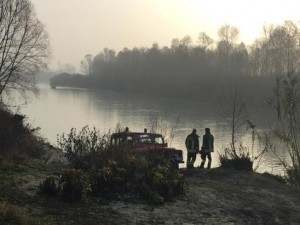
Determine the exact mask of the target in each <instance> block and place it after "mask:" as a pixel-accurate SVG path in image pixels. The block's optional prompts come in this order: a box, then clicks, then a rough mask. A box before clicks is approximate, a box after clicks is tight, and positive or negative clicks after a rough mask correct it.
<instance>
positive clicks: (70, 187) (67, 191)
mask: <svg viewBox="0 0 300 225" xmlns="http://www.w3.org/2000/svg"><path fill="white" fill-rule="evenodd" d="M84 180H85V179H84V176H83V174H82V172H81V170H76V169H67V170H65V171H64V172H63V174H62V175H61V178H60V180H59V188H60V189H61V196H62V198H63V200H65V201H67V202H76V201H80V200H81V197H82V191H83V188H84Z"/></svg>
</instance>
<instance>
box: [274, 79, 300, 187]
mask: <svg viewBox="0 0 300 225" xmlns="http://www.w3.org/2000/svg"><path fill="white" fill-rule="evenodd" d="M270 103H271V105H272V106H273V107H274V109H275V110H276V114H277V124H276V126H275V127H273V137H274V138H275V140H279V141H280V143H281V145H280V148H281V149H283V150H284V155H280V151H279V150H278V149H277V148H278V147H276V145H275V144H274V141H275V140H272V139H270V143H269V148H270V149H271V150H272V151H273V153H274V154H275V156H276V157H277V158H278V159H279V161H280V163H281V164H282V165H283V166H284V168H285V172H286V176H287V181H288V182H289V183H290V184H292V185H296V186H299V183H300V176H299V174H300V141H299V140H300V78H299V76H297V75H294V74H288V75H287V76H281V77H278V78H277V80H276V87H275V88H274V98H273V99H272V100H271V101H270Z"/></svg>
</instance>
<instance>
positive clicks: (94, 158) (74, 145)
mask: <svg viewBox="0 0 300 225" xmlns="http://www.w3.org/2000/svg"><path fill="white" fill-rule="evenodd" d="M57 142H58V148H60V149H61V150H62V151H63V152H64V153H65V156H66V157H67V159H68V160H69V162H70V163H71V164H72V166H73V167H75V168H76V169H83V170H88V169H93V168H97V167H98V165H97V164H98V163H99V160H100V159H101V157H100V154H101V152H102V151H104V150H106V149H107V148H108V146H109V134H105V135H102V136H101V135H100V132H99V131H98V130H97V129H96V128H95V127H94V128H93V129H90V128H89V127H88V126H85V127H83V128H82V129H81V130H80V131H79V132H77V131H76V129H75V128H72V129H71V130H70V133H69V134H67V135H65V134H62V135H61V136H58V137H57Z"/></svg>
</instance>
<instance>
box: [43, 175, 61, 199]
mask: <svg viewBox="0 0 300 225" xmlns="http://www.w3.org/2000/svg"><path fill="white" fill-rule="evenodd" d="M39 189H40V191H41V193H43V194H46V195H48V196H55V195H57V194H58V193H59V188H58V186H57V179H56V178H55V177H53V176H51V177H48V178H46V179H45V180H44V181H43V182H42V183H40V185H39Z"/></svg>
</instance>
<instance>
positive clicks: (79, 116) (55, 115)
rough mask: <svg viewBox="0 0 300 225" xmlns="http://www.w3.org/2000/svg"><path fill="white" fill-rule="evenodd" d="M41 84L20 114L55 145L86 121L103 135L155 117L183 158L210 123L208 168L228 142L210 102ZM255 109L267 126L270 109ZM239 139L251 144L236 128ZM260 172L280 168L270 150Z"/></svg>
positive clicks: (227, 131) (220, 118)
mask: <svg viewBox="0 0 300 225" xmlns="http://www.w3.org/2000/svg"><path fill="white" fill-rule="evenodd" d="M39 87H40V95H39V96H38V97H33V98H32V99H31V100H30V102H29V103H28V104H27V106H26V107H23V108H22V109H21V112H22V113H24V114H26V115H27V117H28V122H29V123H31V124H32V125H33V126H34V127H40V128H41V131H40V134H41V135H42V136H43V137H44V138H46V140H47V141H49V142H50V143H51V144H53V145H56V143H57V142H56V140H57V135H61V134H62V133H64V132H65V133H68V132H69V131H70V129H71V128H72V127H74V128H77V129H81V128H82V127H83V126H85V125H89V126H90V127H93V126H95V127H96V128H97V129H99V130H100V132H103V133H107V132H108V131H109V130H110V131H113V130H114V129H115V127H116V125H117V124H118V123H119V124H121V125H122V126H123V127H126V126H127V127H129V129H130V130H131V131H143V130H144V128H148V130H150V129H151V124H153V121H158V122H159V123H162V124H163V125H167V126H168V128H167V129H166V130H168V131H170V130H173V133H174V137H173V138H170V137H168V136H167V139H168V143H169V146H171V147H174V148H178V149H182V150H183V151H184V160H186V149H185V146H184V141H185V138H186V136H187V135H188V134H189V133H190V132H191V131H192V129H193V128H196V129H197V133H198V135H199V136H200V137H202V135H203V133H204V128H206V127H210V129H211V132H212V134H213V135H214V136H215V152H214V153H213V161H212V167H216V166H218V165H219V160H218V158H219V154H218V153H223V152H224V148H226V147H228V146H229V143H230V135H231V130H230V126H229V124H228V123H227V122H226V120H225V118H224V117H223V116H222V115H221V114H220V113H219V112H218V110H216V108H217V107H215V106H216V104H215V103H214V102H210V103H207V102H206V103H203V102H197V101H187V100H182V99H170V98H160V97H149V96H145V95H141V94H133V93H124V92H122V93H118V92H114V91H108V90H97V91H96V90H85V89H68V88H61V89H51V88H50V87H49V86H48V85H39ZM253 112H254V113H252V116H253V118H255V120H256V121H257V123H259V124H261V126H260V128H259V129H261V130H262V131H263V130H267V129H268V124H269V122H270V120H269V118H270V116H269V113H270V112H269V111H268V109H267V108H264V107H260V108H258V109H255V110H253ZM258 127H259V126H258ZM239 137H240V138H241V140H242V143H243V145H245V146H248V147H250V146H251V135H250V132H249V131H246V129H243V128H242V129H240V133H239ZM200 141H201V138H200ZM199 164H200V157H199V156H197V160H196V163H195V165H196V166H198V165H199ZM258 171H259V172H264V171H267V172H271V173H278V172H280V171H282V168H281V167H280V166H279V164H278V161H277V160H276V158H275V157H274V156H273V155H272V154H271V153H268V154H266V155H265V156H264V158H263V161H262V164H261V165H260V167H259V169H258Z"/></svg>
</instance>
